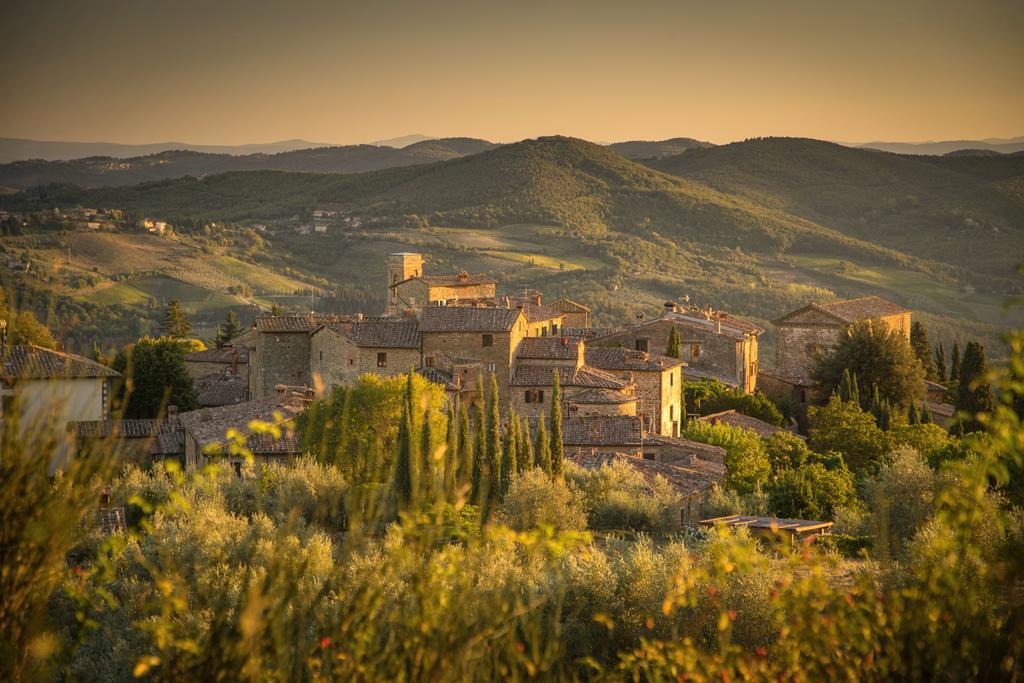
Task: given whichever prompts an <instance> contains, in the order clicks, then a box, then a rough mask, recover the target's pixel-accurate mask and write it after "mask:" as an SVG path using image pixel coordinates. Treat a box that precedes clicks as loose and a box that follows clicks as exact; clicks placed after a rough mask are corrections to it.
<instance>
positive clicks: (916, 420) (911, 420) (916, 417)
mask: <svg viewBox="0 0 1024 683" xmlns="http://www.w3.org/2000/svg"><path fill="white" fill-rule="evenodd" d="M920 423H921V416H920V414H919V413H918V411H917V401H911V403H910V407H909V408H907V424H911V425H916V424H920Z"/></svg>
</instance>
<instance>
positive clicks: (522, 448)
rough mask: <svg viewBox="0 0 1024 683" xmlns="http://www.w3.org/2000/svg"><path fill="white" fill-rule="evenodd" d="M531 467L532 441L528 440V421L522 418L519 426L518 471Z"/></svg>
mask: <svg viewBox="0 0 1024 683" xmlns="http://www.w3.org/2000/svg"><path fill="white" fill-rule="evenodd" d="M532 467H533V440H532V439H531V438H530V420H529V419H528V418H527V417H525V416H524V417H523V421H522V422H521V423H520V425H519V471H520V472H524V471H526V470H528V469H530V468H532Z"/></svg>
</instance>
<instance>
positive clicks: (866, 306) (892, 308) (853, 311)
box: [821, 296, 909, 322]
mask: <svg viewBox="0 0 1024 683" xmlns="http://www.w3.org/2000/svg"><path fill="white" fill-rule="evenodd" d="M821 307H822V308H824V309H825V310H827V311H830V312H831V313H834V314H835V315H838V316H839V317H840V318H843V319H844V320H848V321H849V322H855V321H858V320H872V319H874V318H882V317H885V316H889V315H899V314H901V313H909V310H908V309H906V308H903V306H900V305H899V304H894V303H893V302H891V301H886V300H885V299H883V298H881V297H877V296H863V297H860V298H859V299H847V300H846V301H834V302H832V303H830V304H821Z"/></svg>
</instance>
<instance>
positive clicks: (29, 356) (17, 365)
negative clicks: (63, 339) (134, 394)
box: [0, 344, 120, 380]
mask: <svg viewBox="0 0 1024 683" xmlns="http://www.w3.org/2000/svg"><path fill="white" fill-rule="evenodd" d="M0 360H2V362H3V366H2V369H3V378H4V379H8V380H15V379H58V378H91V377H119V376H120V373H117V372H115V371H113V370H111V369H110V368H108V367H107V366H105V365H100V364H99V363H97V362H95V361H91V360H89V359H88V358H83V357H82V356H76V355H75V354H73V353H63V352H61V351H51V350H50V349H44V348H42V347H40V346H33V345H32V344H15V345H13V346H9V347H6V348H5V349H3V351H2V352H0Z"/></svg>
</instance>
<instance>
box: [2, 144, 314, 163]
mask: <svg viewBox="0 0 1024 683" xmlns="http://www.w3.org/2000/svg"><path fill="white" fill-rule="evenodd" d="M324 146H326V143H322V142H310V141H309V140H282V141H280V142H267V143H256V144H250V145H193V144H189V143H187V142H154V143H150V144H145V145H125V144H121V143H117V142H57V141H50V140H23V139H20V138H0V163H4V164H6V163H10V162H12V161H22V160H25V159H45V160H47V161H62V160H67V159H82V158H84V157H113V158H117V159H126V158H129V157H139V156H148V155H152V154H159V153H160V152H167V151H171V150H184V151H189V152H204V153H207V154H234V155H239V154H277V153H278V152H290V151H292V150H296V149H309V148H312V147H324Z"/></svg>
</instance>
